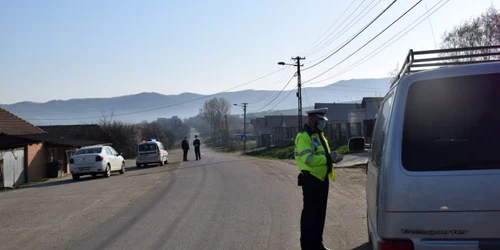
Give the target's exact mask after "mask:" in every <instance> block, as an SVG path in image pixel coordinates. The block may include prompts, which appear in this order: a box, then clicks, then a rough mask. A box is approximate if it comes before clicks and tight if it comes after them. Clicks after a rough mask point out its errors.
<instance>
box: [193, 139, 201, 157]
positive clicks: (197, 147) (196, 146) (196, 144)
mask: <svg viewBox="0 0 500 250" xmlns="http://www.w3.org/2000/svg"><path fill="white" fill-rule="evenodd" d="M194 138H195V139H194V141H193V146H194V154H195V155H196V160H201V153H200V145H201V142H200V139H198V136H197V135H195V136H194Z"/></svg>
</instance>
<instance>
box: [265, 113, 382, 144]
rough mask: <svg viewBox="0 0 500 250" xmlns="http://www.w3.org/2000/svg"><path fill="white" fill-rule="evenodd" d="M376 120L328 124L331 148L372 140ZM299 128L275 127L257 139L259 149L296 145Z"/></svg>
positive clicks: (326, 132) (326, 134) (327, 133)
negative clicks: (355, 140)
mask: <svg viewBox="0 0 500 250" xmlns="http://www.w3.org/2000/svg"><path fill="white" fill-rule="evenodd" d="M373 125H374V119H369V120H364V121H363V122H357V123H333V124H328V125H327V126H326V128H325V130H324V132H325V136H326V138H327V140H328V141H329V142H330V146H332V147H334V148H336V147H339V146H342V145H345V144H347V142H348V141H349V139H350V138H352V137H358V136H361V137H365V138H366V139H367V141H369V140H370V138H371V135H372V133H373ZM297 133H298V129H297V127H275V128H273V129H272V130H271V134H262V135H260V136H259V137H258V138H257V147H271V146H277V147H284V146H290V145H293V144H294V143H295V136H296V135H297Z"/></svg>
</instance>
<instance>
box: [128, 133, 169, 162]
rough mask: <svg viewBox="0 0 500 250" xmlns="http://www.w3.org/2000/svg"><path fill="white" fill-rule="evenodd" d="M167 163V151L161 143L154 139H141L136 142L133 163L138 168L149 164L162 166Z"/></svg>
mask: <svg viewBox="0 0 500 250" xmlns="http://www.w3.org/2000/svg"><path fill="white" fill-rule="evenodd" d="M167 163H168V152H167V150H166V149H165V147H164V146H163V143H161V142H159V141H157V140H156V139H151V140H148V141H146V140H143V141H142V142H140V143H138V144H137V157H136V158H135V164H136V166H137V167H138V168H140V167H143V166H147V165H149V164H159V165H160V166H163V165H164V164H167Z"/></svg>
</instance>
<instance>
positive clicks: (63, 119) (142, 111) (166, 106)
mask: <svg viewBox="0 0 500 250" xmlns="http://www.w3.org/2000/svg"><path fill="white" fill-rule="evenodd" d="M284 69H286V68H280V69H279V70H275V71H273V72H271V73H268V74H266V75H264V76H261V77H259V78H256V79H253V80H251V81H248V82H245V83H242V84H240V85H237V86H235V87H232V88H229V89H226V90H223V91H221V92H217V93H215V94H211V95H206V96H202V97H198V98H195V99H191V100H187V101H183V102H178V103H174V104H170V105H165V106H160V107H155V108H149V109H143V110H138V111H133V112H126V113H121V114H113V115H112V116H113V117H116V116H125V115H133V114H139V113H145V112H150V111H154V110H160V109H165V108H170V107H175V106H179V105H182V104H186V103H190V102H194V101H199V100H202V99H206V98H209V97H212V96H216V95H219V94H221V93H224V92H228V91H231V90H234V89H237V88H240V87H243V86H245V85H248V84H250V83H253V82H256V81H258V80H261V79H263V78H266V77H268V76H271V75H274V74H276V73H278V72H280V71H282V70H284ZM110 116H111V115H110ZM102 117H106V116H104V115H103V116H88V117H72V118H52V119H40V118H32V119H30V118H26V120H42V121H65V120H88V119H99V118H102Z"/></svg>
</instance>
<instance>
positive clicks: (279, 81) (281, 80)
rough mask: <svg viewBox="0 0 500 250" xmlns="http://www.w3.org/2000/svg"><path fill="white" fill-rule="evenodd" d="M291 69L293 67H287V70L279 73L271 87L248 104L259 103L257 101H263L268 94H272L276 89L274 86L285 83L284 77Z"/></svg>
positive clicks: (285, 77)
mask: <svg viewBox="0 0 500 250" xmlns="http://www.w3.org/2000/svg"><path fill="white" fill-rule="evenodd" d="M292 71H293V68H292V67H288V68H287V70H285V72H284V74H283V75H281V76H280V77H279V78H278V80H277V81H276V82H275V83H274V84H273V86H271V88H270V89H268V91H267V92H266V93H265V94H264V95H263V96H259V97H258V98H259V100H258V101H257V102H252V103H250V104H252V105H255V104H259V103H261V102H263V101H265V100H266V99H267V97H268V96H269V95H270V94H272V93H273V92H274V91H276V89H274V88H275V87H276V86H278V85H281V84H283V83H285V81H286V79H287V78H288V77H287V75H288V74H290V72H292ZM294 74H295V72H294Z"/></svg>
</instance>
